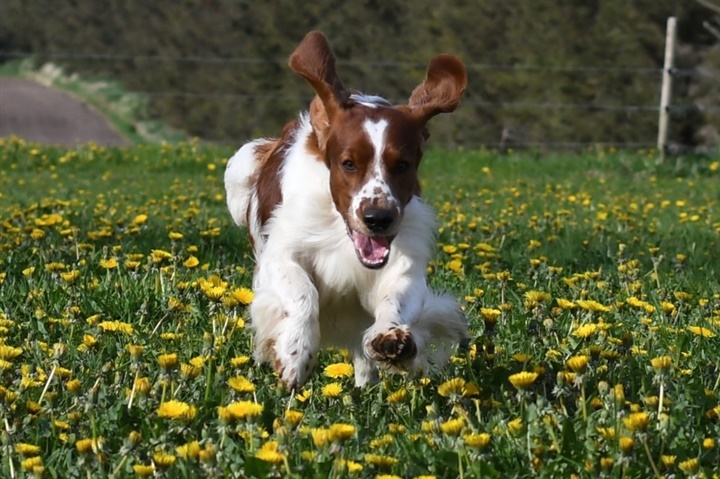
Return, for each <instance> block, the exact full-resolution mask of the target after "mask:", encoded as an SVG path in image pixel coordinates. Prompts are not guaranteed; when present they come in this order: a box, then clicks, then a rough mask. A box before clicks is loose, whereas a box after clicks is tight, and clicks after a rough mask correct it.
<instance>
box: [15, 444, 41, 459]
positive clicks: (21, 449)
mask: <svg viewBox="0 0 720 479" xmlns="http://www.w3.org/2000/svg"><path fill="white" fill-rule="evenodd" d="M15 452H17V453H18V454H20V455H21V456H26V457H27V456H37V455H38V454H40V446H35V445H34V444H26V443H24V442H21V443H18V444H15Z"/></svg>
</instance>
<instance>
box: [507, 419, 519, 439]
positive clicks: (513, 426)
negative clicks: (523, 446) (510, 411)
mask: <svg viewBox="0 0 720 479" xmlns="http://www.w3.org/2000/svg"><path fill="white" fill-rule="evenodd" d="M507 428H508V431H509V432H510V434H512V435H513V436H517V435H518V434H520V433H521V432H522V430H523V420H522V418H516V419H513V420H512V421H509V422H508V423H507Z"/></svg>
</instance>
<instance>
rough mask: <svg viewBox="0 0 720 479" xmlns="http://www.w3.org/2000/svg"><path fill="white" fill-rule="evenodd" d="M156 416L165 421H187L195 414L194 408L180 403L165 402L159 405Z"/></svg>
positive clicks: (173, 401)
mask: <svg viewBox="0 0 720 479" xmlns="http://www.w3.org/2000/svg"><path fill="white" fill-rule="evenodd" d="M157 414H158V416H160V417H161V418H165V419H183V420H185V421H189V420H191V419H193V418H194V417H195V415H196V414H197V409H196V408H195V406H191V405H190V404H188V403H186V402H182V401H175V400H171V401H167V402H164V403H162V404H160V407H158V409H157Z"/></svg>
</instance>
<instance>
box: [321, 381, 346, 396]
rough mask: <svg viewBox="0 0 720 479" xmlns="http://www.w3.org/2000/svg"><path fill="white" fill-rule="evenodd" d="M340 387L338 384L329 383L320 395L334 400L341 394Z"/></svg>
mask: <svg viewBox="0 0 720 479" xmlns="http://www.w3.org/2000/svg"><path fill="white" fill-rule="evenodd" d="M342 390H343V389H342V385H341V384H340V383H330V384H327V385H325V386H323V388H322V395H323V396H325V397H326V398H336V397H338V396H339V395H340V394H341V393H342Z"/></svg>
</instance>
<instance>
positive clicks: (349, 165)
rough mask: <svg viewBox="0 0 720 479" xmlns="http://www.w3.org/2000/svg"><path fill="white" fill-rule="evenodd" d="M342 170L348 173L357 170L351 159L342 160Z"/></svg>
mask: <svg viewBox="0 0 720 479" xmlns="http://www.w3.org/2000/svg"><path fill="white" fill-rule="evenodd" d="M342 167H343V170H345V171H346V172H348V173H355V172H356V171H357V166H355V163H353V162H352V160H345V161H343V162H342Z"/></svg>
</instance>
